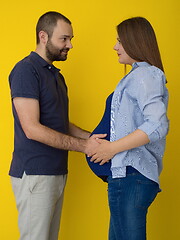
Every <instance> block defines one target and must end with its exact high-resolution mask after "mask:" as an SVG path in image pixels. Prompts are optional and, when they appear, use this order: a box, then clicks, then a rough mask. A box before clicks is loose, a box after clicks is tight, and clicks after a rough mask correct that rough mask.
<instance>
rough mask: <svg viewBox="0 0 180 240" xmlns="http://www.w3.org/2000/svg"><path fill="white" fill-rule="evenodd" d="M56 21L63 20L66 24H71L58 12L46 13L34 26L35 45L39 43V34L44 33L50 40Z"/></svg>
mask: <svg viewBox="0 0 180 240" xmlns="http://www.w3.org/2000/svg"><path fill="white" fill-rule="evenodd" d="M58 20H63V21H65V22H66V23H69V24H71V21H70V20H69V19H68V18H67V17H65V16H64V15H62V14H61V13H58V12H53V11H50V12H46V13H44V14H43V15H42V16H41V17H40V18H39V20H38V22H37V25H36V43H37V44H38V43H39V42H40V39H39V32H40V31H44V32H46V33H47V34H48V37H49V38H51V36H52V34H53V30H54V27H55V26H56V25H57V21H58Z"/></svg>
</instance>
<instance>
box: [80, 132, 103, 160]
mask: <svg viewBox="0 0 180 240" xmlns="http://www.w3.org/2000/svg"><path fill="white" fill-rule="evenodd" d="M106 135H107V134H94V135H92V136H91V137H90V138H89V139H88V140H87V144H86V147H85V151H84V152H85V154H87V156H88V157H89V156H92V155H93V154H94V153H95V152H96V149H97V147H98V146H99V145H100V143H99V142H98V141H97V140H98V139H100V138H105V137H106Z"/></svg>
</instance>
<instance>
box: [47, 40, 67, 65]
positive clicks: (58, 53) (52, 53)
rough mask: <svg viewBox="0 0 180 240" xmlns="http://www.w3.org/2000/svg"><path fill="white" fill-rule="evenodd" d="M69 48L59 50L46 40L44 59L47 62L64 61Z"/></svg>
mask: <svg viewBox="0 0 180 240" xmlns="http://www.w3.org/2000/svg"><path fill="white" fill-rule="evenodd" d="M68 51H69V48H62V49H59V48H57V47H55V46H54V45H53V44H52V42H51V40H48V42H47V44H46V57H47V59H48V60H49V61H51V62H54V61H65V60H66V59H67V53H68Z"/></svg>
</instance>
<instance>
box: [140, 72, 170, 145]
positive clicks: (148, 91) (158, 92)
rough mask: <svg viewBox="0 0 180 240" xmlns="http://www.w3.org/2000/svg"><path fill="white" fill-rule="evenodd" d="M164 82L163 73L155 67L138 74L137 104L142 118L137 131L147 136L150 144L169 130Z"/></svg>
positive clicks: (166, 92) (166, 94)
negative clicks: (142, 120)
mask: <svg viewBox="0 0 180 240" xmlns="http://www.w3.org/2000/svg"><path fill="white" fill-rule="evenodd" d="M165 81H166V80H165V76H164V74H163V72H162V71H161V70H159V69H157V68H155V67H150V68H148V69H147V68H146V69H144V71H141V72H139V74H138V82H137V84H138V91H137V94H138V95H137V102H138V105H139V107H140V109H141V111H142V114H143V118H144V122H143V123H142V125H140V126H139V127H138V129H140V130H142V131H143V132H145V133H146V134H147V135H148V138H149V140H150V142H155V141H157V140H160V139H162V138H164V137H165V136H166V135H167V133H168V129H169V121H168V118H167V102H168V91H167V89H166V87H165Z"/></svg>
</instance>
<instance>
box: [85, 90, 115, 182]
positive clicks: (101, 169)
mask: <svg viewBox="0 0 180 240" xmlns="http://www.w3.org/2000/svg"><path fill="white" fill-rule="evenodd" d="M112 96H113V93H111V94H110V95H109V96H108V98H107V100H106V106H105V111H104V114H103V117H102V119H101V121H100V123H99V124H98V126H97V127H96V128H95V129H94V130H93V132H92V133H91V135H92V134H100V133H106V134H107V136H106V138H104V139H106V140H108V141H109V140H110V120H111V101H112ZM86 159H87V163H88V165H89V167H90V168H91V170H92V171H93V172H94V173H95V174H96V175H97V176H98V177H100V178H102V180H103V181H106V179H107V176H111V175H112V174H111V161H109V162H107V163H105V164H103V165H99V163H94V162H91V161H90V157H87V156H86Z"/></svg>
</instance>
